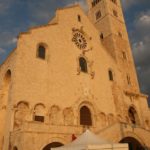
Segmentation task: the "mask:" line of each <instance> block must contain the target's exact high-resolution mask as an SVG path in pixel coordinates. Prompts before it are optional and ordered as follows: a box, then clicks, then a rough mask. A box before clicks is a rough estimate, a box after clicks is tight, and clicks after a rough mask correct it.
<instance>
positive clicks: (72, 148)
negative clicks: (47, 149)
mask: <svg viewBox="0 0 150 150" xmlns="http://www.w3.org/2000/svg"><path fill="white" fill-rule="evenodd" d="M51 150H128V144H114V143H111V142H108V141H106V140H103V139H102V138H99V137H98V136H96V135H95V134H93V133H92V132H91V131H89V130H86V132H84V133H83V134H82V135H81V136H79V137H78V138H77V139H76V140H74V141H73V142H72V143H70V144H67V145H64V146H61V147H57V148H51Z"/></svg>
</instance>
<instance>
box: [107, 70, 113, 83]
mask: <svg viewBox="0 0 150 150" xmlns="http://www.w3.org/2000/svg"><path fill="white" fill-rule="evenodd" d="M108 75H109V80H110V81H113V80H114V79H113V73H112V71H111V70H109V71H108Z"/></svg>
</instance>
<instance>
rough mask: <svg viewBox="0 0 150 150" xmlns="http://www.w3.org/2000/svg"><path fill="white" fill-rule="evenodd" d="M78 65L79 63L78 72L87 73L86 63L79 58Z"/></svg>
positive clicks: (83, 59)
mask: <svg viewBox="0 0 150 150" xmlns="http://www.w3.org/2000/svg"><path fill="white" fill-rule="evenodd" d="M79 63H80V70H81V71H82V72H85V73H87V72H88V70H87V62H86V60H85V58H83V57H80V58H79Z"/></svg>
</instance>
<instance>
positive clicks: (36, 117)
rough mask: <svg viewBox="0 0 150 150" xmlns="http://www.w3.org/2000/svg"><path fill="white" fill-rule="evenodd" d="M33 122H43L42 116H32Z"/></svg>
mask: <svg viewBox="0 0 150 150" xmlns="http://www.w3.org/2000/svg"><path fill="white" fill-rule="evenodd" d="M34 120H35V121H38V122H44V116H34Z"/></svg>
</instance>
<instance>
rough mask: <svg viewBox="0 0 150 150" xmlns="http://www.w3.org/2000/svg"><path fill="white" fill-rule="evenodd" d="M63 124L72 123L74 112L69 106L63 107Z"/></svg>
mask: <svg viewBox="0 0 150 150" xmlns="http://www.w3.org/2000/svg"><path fill="white" fill-rule="evenodd" d="M64 124H65V125H74V113H73V110H72V108H70V107H68V108H65V109H64Z"/></svg>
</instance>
